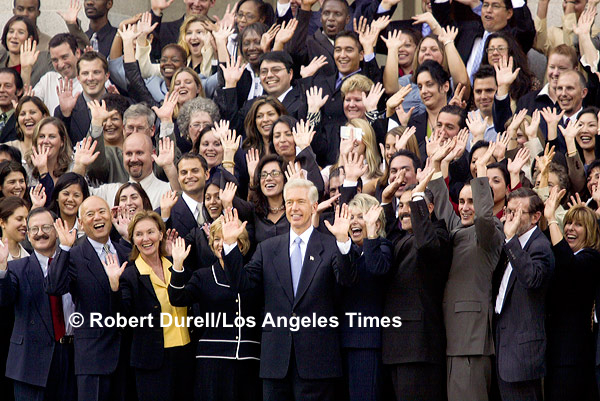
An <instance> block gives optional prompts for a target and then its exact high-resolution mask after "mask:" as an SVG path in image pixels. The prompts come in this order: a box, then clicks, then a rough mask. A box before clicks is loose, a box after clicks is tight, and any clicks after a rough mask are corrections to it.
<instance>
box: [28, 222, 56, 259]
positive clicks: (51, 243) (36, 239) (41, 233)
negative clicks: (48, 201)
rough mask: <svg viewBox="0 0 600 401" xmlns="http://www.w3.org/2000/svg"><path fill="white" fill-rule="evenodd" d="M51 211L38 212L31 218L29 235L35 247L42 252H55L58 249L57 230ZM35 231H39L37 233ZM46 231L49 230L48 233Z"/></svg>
mask: <svg viewBox="0 0 600 401" xmlns="http://www.w3.org/2000/svg"><path fill="white" fill-rule="evenodd" d="M53 223H54V220H53V219H52V216H51V215H50V213H49V212H42V213H36V214H34V215H33V216H31V217H30V218H29V223H28V224H27V226H28V230H27V231H28V237H29V242H31V246H32V247H33V249H35V250H36V251H38V252H39V253H41V254H46V255H47V254H50V255H51V254H53V253H54V250H55V249H56V230H55V229H54V225H53ZM34 231H37V232H36V233H35V234H34V233H33V232H34ZM45 231H48V232H47V233H46V232H45Z"/></svg>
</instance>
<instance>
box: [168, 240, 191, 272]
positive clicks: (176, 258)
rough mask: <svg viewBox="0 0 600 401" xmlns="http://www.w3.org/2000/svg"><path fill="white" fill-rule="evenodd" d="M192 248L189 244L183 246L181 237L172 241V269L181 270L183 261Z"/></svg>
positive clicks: (183, 241)
mask: <svg viewBox="0 0 600 401" xmlns="http://www.w3.org/2000/svg"><path fill="white" fill-rule="evenodd" d="M191 249H192V246H191V245H188V246H187V247H186V246H185V240H184V239H183V238H181V237H179V238H177V239H176V240H175V242H174V243H173V246H172V249H171V256H172V257H173V270H176V271H183V268H182V267H183V261H184V260H185V258H187V257H188V255H189V254H190V250H191Z"/></svg>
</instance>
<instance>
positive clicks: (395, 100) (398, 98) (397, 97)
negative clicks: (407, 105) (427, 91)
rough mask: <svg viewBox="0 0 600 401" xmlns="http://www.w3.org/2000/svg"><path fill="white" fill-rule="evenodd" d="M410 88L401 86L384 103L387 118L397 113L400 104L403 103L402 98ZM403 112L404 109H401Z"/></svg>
mask: <svg viewBox="0 0 600 401" xmlns="http://www.w3.org/2000/svg"><path fill="white" fill-rule="evenodd" d="M411 90H412V87H411V86H410V85H406V86H401V87H400V88H399V89H398V92H396V93H394V94H393V95H392V96H390V98H389V99H388V100H387V102H386V103H385V106H386V108H387V114H388V117H391V116H392V115H393V114H394V113H395V112H396V111H398V109H399V108H401V107H400V106H401V105H402V102H404V98H406V96H407V95H408V94H409V93H410V91H411ZM403 110H404V109H403Z"/></svg>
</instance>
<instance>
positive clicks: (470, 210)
mask: <svg viewBox="0 0 600 401" xmlns="http://www.w3.org/2000/svg"><path fill="white" fill-rule="evenodd" d="M458 214H459V215H460V222H461V223H462V225H463V226H465V227H469V226H472V225H473V223H474V222H475V207H474V205H473V191H472V190H471V186H470V185H465V186H464V187H463V188H462V189H461V190H460V194H459V195H458Z"/></svg>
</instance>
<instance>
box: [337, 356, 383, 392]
mask: <svg viewBox="0 0 600 401" xmlns="http://www.w3.org/2000/svg"><path fill="white" fill-rule="evenodd" d="M342 357H343V361H344V381H345V387H346V389H347V390H346V391H347V394H346V395H347V397H348V400H349V401H377V400H386V399H388V398H389V396H390V395H391V394H389V393H391V385H389V380H385V379H386V376H385V374H384V369H383V363H382V362H381V350H380V349H374V348H342Z"/></svg>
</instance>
